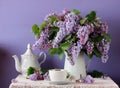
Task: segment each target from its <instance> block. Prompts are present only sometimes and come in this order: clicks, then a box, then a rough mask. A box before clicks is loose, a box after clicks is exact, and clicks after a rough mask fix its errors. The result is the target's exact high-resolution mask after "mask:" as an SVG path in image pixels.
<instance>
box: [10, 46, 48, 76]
mask: <svg viewBox="0 0 120 88" xmlns="http://www.w3.org/2000/svg"><path fill="white" fill-rule="evenodd" d="M42 54H43V55H44V58H43V60H42V61H41V62H40V63H39V62H38V58H39V57H40V56H41V55H42ZM12 57H13V58H14V60H15V67H16V70H17V71H18V72H20V73H22V74H23V75H26V74H27V69H28V68H29V67H34V68H35V69H36V70H40V69H41V68H40V65H41V64H42V63H44V62H45V60H46V54H45V53H44V52H41V53H40V54H39V55H36V54H34V53H33V51H32V49H31V45H30V44H28V46H27V50H26V52H25V53H24V54H23V55H21V61H19V59H18V57H17V56H16V55H13V56H12Z"/></svg>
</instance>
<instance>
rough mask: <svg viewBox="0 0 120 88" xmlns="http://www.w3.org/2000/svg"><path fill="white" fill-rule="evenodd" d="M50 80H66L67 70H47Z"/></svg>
mask: <svg viewBox="0 0 120 88" xmlns="http://www.w3.org/2000/svg"><path fill="white" fill-rule="evenodd" d="M49 76H50V81H66V80H67V71H66V70H64V69H51V70H49Z"/></svg>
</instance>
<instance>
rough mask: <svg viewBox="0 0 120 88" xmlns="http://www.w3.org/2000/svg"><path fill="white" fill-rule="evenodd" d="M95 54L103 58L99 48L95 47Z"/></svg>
mask: <svg viewBox="0 0 120 88" xmlns="http://www.w3.org/2000/svg"><path fill="white" fill-rule="evenodd" d="M93 52H94V54H95V55H96V56H97V57H99V58H100V57H101V53H100V51H99V50H98V49H97V47H94V51H93Z"/></svg>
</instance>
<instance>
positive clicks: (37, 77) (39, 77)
mask: <svg viewBox="0 0 120 88" xmlns="http://www.w3.org/2000/svg"><path fill="white" fill-rule="evenodd" d="M29 79H30V80H33V81H36V80H43V79H44V78H43V75H41V74H40V72H38V71H36V72H34V73H33V74H31V75H29Z"/></svg>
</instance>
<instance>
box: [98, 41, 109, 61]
mask: <svg viewBox="0 0 120 88" xmlns="http://www.w3.org/2000/svg"><path fill="white" fill-rule="evenodd" d="M109 48H110V42H107V41H106V40H105V39H102V41H101V42H100V43H99V44H98V49H99V51H100V52H101V54H102V56H101V59H102V62H103V63H106V62H107V60H108V51H109Z"/></svg>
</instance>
